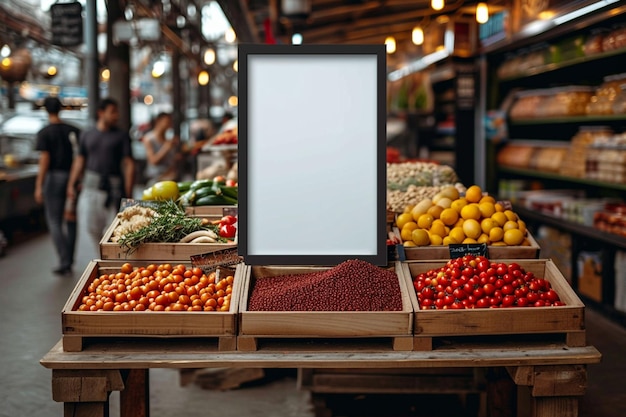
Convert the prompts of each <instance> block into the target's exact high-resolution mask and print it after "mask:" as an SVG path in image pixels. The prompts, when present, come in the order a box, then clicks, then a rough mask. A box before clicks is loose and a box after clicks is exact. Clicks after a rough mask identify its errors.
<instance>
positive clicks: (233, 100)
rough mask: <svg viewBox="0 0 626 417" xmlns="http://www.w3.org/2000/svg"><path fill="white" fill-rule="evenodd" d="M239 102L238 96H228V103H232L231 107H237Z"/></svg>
mask: <svg viewBox="0 0 626 417" xmlns="http://www.w3.org/2000/svg"><path fill="white" fill-rule="evenodd" d="M238 104H239V100H238V99H237V96H230V97H228V105H230V106H231V107H237V105H238Z"/></svg>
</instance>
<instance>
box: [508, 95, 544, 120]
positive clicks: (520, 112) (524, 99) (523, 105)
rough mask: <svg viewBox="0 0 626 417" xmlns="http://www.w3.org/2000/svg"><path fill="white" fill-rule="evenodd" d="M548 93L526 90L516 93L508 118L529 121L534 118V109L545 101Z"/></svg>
mask: <svg viewBox="0 0 626 417" xmlns="http://www.w3.org/2000/svg"><path fill="white" fill-rule="evenodd" d="M548 93H549V92H548V91H547V90H545V89H544V90H526V91H521V92H519V93H517V99H516V100H515V103H513V106H512V107H511V111H510V113H509V117H510V118H511V119H529V118H532V117H536V116H537V114H536V109H537V108H539V107H540V105H541V103H542V102H543V101H545V99H546V98H547V95H548Z"/></svg>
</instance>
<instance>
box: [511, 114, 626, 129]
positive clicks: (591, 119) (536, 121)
mask: <svg viewBox="0 0 626 417" xmlns="http://www.w3.org/2000/svg"><path fill="white" fill-rule="evenodd" d="M619 121H623V122H626V114H606V115H592V116H587V115H585V116H571V117H542V118H533V119H518V120H509V124H510V125H511V126H525V125H544V124H557V123H561V124H566V123H597V122H619Z"/></svg>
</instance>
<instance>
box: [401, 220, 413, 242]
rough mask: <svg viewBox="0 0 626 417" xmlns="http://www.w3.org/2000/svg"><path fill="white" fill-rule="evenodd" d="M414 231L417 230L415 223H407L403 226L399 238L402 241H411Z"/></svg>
mask: <svg viewBox="0 0 626 417" xmlns="http://www.w3.org/2000/svg"><path fill="white" fill-rule="evenodd" d="M415 229H417V223H415V222H408V223H407V224H405V225H404V227H403V228H402V230H401V231H400V237H401V238H402V240H411V233H412V232H413V230H415Z"/></svg>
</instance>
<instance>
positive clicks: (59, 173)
mask: <svg viewBox="0 0 626 417" xmlns="http://www.w3.org/2000/svg"><path fill="white" fill-rule="evenodd" d="M44 107H45V109H46V111H47V112H48V122H49V124H48V126H46V127H44V128H43V129H41V130H40V131H39V132H38V133H37V145H36V149H37V150H38V151H40V157H39V170H38V172H37V179H36V181H35V201H36V202H37V203H39V204H42V203H43V205H44V213H45V217H46V223H47V224H48V229H49V230H50V235H51V237H52V242H53V243H54V247H55V249H56V252H57V256H58V258H59V266H58V267H57V268H55V269H54V270H53V271H52V272H54V273H55V274H59V275H67V274H70V273H71V272H72V264H73V263H74V248H75V243H76V217H75V216H73V215H72V213H74V212H75V205H74V204H75V201H76V200H74V199H66V190H67V186H68V181H69V178H70V169H71V166H72V160H73V159H74V156H75V155H76V154H77V149H78V137H79V135H80V130H79V129H78V128H76V127H74V126H72V125H69V124H67V123H64V122H63V121H62V120H61V119H60V117H59V112H60V111H61V108H62V105H61V101H60V100H59V99H58V98H56V97H48V98H46V99H45V100H44Z"/></svg>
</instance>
